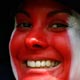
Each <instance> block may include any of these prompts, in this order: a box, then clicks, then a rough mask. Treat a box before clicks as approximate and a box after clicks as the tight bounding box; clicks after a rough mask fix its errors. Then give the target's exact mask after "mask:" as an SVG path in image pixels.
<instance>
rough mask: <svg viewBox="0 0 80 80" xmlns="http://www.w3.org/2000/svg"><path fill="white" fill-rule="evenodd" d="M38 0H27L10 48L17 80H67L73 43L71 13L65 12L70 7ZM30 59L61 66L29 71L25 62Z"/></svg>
mask: <svg viewBox="0 0 80 80" xmlns="http://www.w3.org/2000/svg"><path fill="white" fill-rule="evenodd" d="M38 1H39V0H35V1H34V2H33V1H32V0H30V1H25V4H24V3H23V5H24V6H23V5H22V6H20V11H19V12H18V13H16V16H15V20H16V26H15V31H14V33H13V36H12V37H11V40H10V44H9V49H10V53H11V57H12V61H13V62H14V65H15V69H16V72H17V77H18V80H68V78H69V71H70V65H71V44H70V39H69V36H68V33H67V28H68V23H67V21H68V18H69V16H70V13H69V12H66V11H64V9H69V8H67V7H66V6H63V5H61V4H60V3H58V2H55V1H52V0H44V1H43V0H40V1H39V2H38ZM23 23H26V24H27V25H25V24H23ZM59 25H60V26H59ZM55 26H56V27H55ZM27 60H34V61H35V60H52V61H58V62H59V64H57V65H56V66H54V67H51V68H30V67H27V66H26V65H25V63H24V62H25V61H27Z"/></svg>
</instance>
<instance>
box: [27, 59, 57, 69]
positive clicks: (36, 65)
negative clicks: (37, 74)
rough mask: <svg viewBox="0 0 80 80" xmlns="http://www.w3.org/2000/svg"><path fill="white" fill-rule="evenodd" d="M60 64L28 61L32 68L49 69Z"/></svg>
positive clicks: (48, 61) (47, 61)
mask: <svg viewBox="0 0 80 80" xmlns="http://www.w3.org/2000/svg"><path fill="white" fill-rule="evenodd" d="M58 64H59V62H58V61H50V60H46V61H45V60H42V61H26V65H27V66H28V67H32V68H45V67H46V68H49V67H55V66H57V65H58Z"/></svg>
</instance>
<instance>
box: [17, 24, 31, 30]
mask: <svg viewBox="0 0 80 80" xmlns="http://www.w3.org/2000/svg"><path fill="white" fill-rule="evenodd" d="M17 27H20V28H27V29H29V28H31V27H32V24H31V23H28V22H26V23H20V24H18V25H17Z"/></svg>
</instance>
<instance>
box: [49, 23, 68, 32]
mask: <svg viewBox="0 0 80 80" xmlns="http://www.w3.org/2000/svg"><path fill="white" fill-rule="evenodd" d="M67 28H68V24H66V23H59V22H57V23H53V24H51V25H49V26H48V29H49V30H50V31H53V32H62V31H65V30H66V29H67Z"/></svg>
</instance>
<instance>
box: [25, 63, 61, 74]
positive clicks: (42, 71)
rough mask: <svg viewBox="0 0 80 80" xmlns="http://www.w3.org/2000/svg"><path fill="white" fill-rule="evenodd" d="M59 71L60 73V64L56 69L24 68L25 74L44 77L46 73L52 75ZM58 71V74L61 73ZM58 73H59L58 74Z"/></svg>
mask: <svg viewBox="0 0 80 80" xmlns="http://www.w3.org/2000/svg"><path fill="white" fill-rule="evenodd" d="M59 69H61V71H62V66H61V64H59V65H58V66H57V67H52V68H26V70H25V71H26V74H28V75H29V74H39V75H40V74H41V75H44V74H48V73H53V72H55V71H57V70H59ZM61 71H60V72H61ZM60 72H59V73H60Z"/></svg>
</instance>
